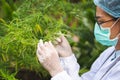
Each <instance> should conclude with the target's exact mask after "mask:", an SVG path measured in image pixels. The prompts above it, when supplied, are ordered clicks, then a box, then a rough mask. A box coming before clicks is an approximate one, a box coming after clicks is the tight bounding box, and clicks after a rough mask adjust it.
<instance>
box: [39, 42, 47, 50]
mask: <svg viewBox="0 0 120 80" xmlns="http://www.w3.org/2000/svg"><path fill="white" fill-rule="evenodd" d="M38 47H39V48H40V49H41V50H45V45H44V44H43V42H40V43H38Z"/></svg>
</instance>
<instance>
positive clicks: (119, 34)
mask: <svg viewBox="0 0 120 80" xmlns="http://www.w3.org/2000/svg"><path fill="white" fill-rule="evenodd" d="M119 20H120V18H118V19H117V20H116V22H115V23H114V24H113V25H112V26H111V28H113V27H114V25H115V24H116V23H117V22H118V21H119ZM111 28H110V30H111ZM119 36H120V33H118V35H117V36H116V38H119Z"/></svg>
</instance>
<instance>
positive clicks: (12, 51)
mask: <svg viewBox="0 0 120 80" xmlns="http://www.w3.org/2000/svg"><path fill="white" fill-rule="evenodd" d="M94 15H95V5H94V4H93V1H92V0H0V80H50V75H49V74H48V72H47V71H45V70H44V69H43V67H42V66H41V65H40V64H39V62H38V60H37V58H36V46H37V43H38V41H39V39H43V40H44V41H48V40H52V41H53V42H54V39H55V38H56V37H58V36H60V35H61V34H64V35H65V36H66V37H67V38H68V40H69V42H70V45H71V47H72V49H73V52H74V53H75V55H76V57H77V59H78V63H79V64H80V66H81V69H80V72H79V74H80V75H81V74H83V73H84V72H86V71H88V70H89V69H90V66H91V64H92V63H93V62H94V60H95V59H96V58H97V57H98V56H99V54H100V53H101V52H102V51H103V50H104V49H105V48H106V47H105V46H102V45H101V44H99V43H98V42H96V40H95V38H94V34H93V30H94V24H95V20H94ZM71 65H72V64H71Z"/></svg>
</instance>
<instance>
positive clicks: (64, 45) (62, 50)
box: [56, 36, 73, 57]
mask: <svg viewBox="0 0 120 80" xmlns="http://www.w3.org/2000/svg"><path fill="white" fill-rule="evenodd" d="M56 40H57V45H56V50H57V51H58V54H59V56H60V57H68V56H71V55H72V54H73V52H72V49H71V46H70V44H69V42H68V41H67V39H66V38H65V37H64V36H61V37H60V38H57V39H56Z"/></svg>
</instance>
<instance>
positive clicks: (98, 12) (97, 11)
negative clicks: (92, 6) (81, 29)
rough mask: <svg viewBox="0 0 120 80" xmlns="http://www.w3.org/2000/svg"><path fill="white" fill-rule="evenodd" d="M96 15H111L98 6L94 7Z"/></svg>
mask: <svg viewBox="0 0 120 80" xmlns="http://www.w3.org/2000/svg"><path fill="white" fill-rule="evenodd" d="M96 16H101V17H112V16H111V15H109V14H108V13H106V12H105V11H104V10H102V9H101V8H100V7H98V6H97V7H96Z"/></svg>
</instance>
